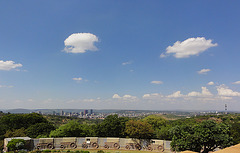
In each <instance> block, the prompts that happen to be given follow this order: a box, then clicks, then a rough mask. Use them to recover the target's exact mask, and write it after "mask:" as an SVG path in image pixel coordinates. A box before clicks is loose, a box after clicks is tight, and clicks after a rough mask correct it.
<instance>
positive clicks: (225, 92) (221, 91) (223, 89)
mask: <svg viewBox="0 0 240 153" xmlns="http://www.w3.org/2000/svg"><path fill="white" fill-rule="evenodd" d="M217 91H218V95H219V96H230V97H233V96H240V92H237V91H233V90H231V89H229V88H228V87H227V86H225V85H220V86H218V87H217Z"/></svg>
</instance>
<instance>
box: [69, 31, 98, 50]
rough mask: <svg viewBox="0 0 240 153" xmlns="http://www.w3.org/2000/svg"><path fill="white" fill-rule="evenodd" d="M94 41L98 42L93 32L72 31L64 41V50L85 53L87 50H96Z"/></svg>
mask: <svg viewBox="0 0 240 153" xmlns="http://www.w3.org/2000/svg"><path fill="white" fill-rule="evenodd" d="M94 42H98V38H97V36H95V35H94V34H91V33H74V34H72V35H70V36H69V37H68V38H67V39H66V40H65V41H64V44H65V48H64V51H65V52H67V53H85V52H86V51H87V50H89V51H97V47H96V46H94Z"/></svg>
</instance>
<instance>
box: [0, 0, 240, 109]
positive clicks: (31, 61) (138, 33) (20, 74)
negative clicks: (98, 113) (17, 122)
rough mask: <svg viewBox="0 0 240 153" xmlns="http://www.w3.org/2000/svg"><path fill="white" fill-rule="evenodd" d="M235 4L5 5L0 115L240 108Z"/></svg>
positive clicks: (56, 1)
mask: <svg viewBox="0 0 240 153" xmlns="http://www.w3.org/2000/svg"><path fill="white" fill-rule="evenodd" d="M239 6H240V2H238V1H219V0H212V1H178V0H175V1H157V0H156V1H153V0H152V1H110V0H103V1H98V0H95V1H94V0H93V1H77V0H71V1H67V0H65V1H62V0H52V1H30V0H29V1H27V0H23V1H0V19H1V20H0V104H1V105H0V106H1V107H0V109H12V108H60V109H61V108H79V109H82V108H83V109H88V108H93V109H150V110H175V109H180V110H200V109H201V110H223V109H224V105H225V104H228V109H229V110H239V109H240V69H239V65H240V61H239V57H240V52H239V44H240V39H239V38H238V36H239V34H240V30H239V27H240V18H239V14H240V9H239Z"/></svg>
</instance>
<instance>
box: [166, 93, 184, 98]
mask: <svg viewBox="0 0 240 153" xmlns="http://www.w3.org/2000/svg"><path fill="white" fill-rule="evenodd" d="M167 97H168V98H180V97H184V95H182V94H181V91H177V92H174V93H173V94H171V95H168V96H167Z"/></svg>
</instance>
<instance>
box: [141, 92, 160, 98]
mask: <svg viewBox="0 0 240 153" xmlns="http://www.w3.org/2000/svg"><path fill="white" fill-rule="evenodd" d="M163 97H164V96H163V95H162V94H159V93H152V94H144V95H143V96H142V98H143V99H158V98H163Z"/></svg>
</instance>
